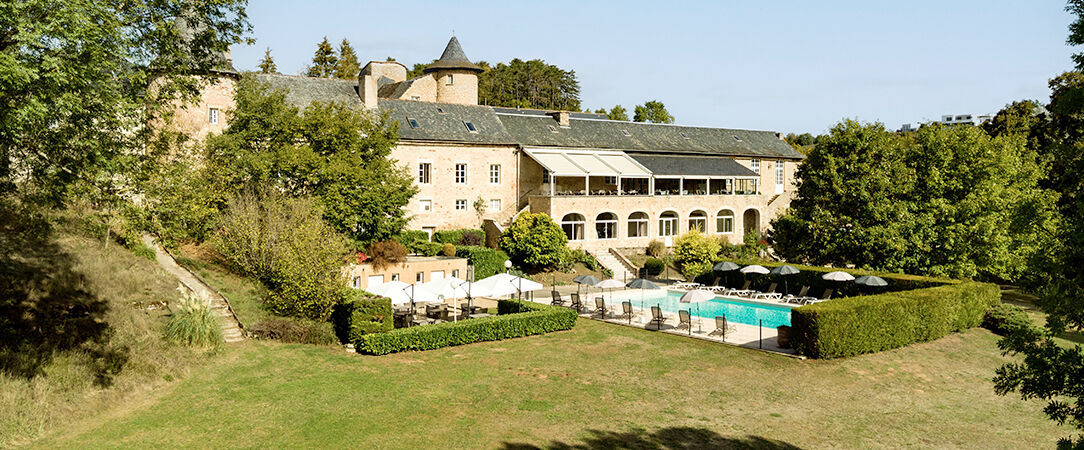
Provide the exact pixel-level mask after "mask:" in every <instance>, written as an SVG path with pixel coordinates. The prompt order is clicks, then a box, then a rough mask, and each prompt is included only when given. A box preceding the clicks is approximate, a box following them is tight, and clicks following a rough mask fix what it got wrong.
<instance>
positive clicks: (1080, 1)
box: [1065, 0, 1084, 71]
mask: <svg viewBox="0 0 1084 450" xmlns="http://www.w3.org/2000/svg"><path fill="white" fill-rule="evenodd" d="M1065 10H1066V11H1068V12H1070V13H1072V14H1073V16H1075V17H1076V19H1074V20H1073V23H1071V24H1069V37H1068V38H1067V39H1066V40H1065V41H1066V42H1067V43H1068V44H1069V45H1082V44H1084V0H1069V2H1068V4H1066V5H1065ZM1073 62H1074V63H1076V70H1081V71H1084V53H1074V54H1073Z"/></svg>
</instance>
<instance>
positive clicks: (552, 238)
mask: <svg viewBox="0 0 1084 450" xmlns="http://www.w3.org/2000/svg"><path fill="white" fill-rule="evenodd" d="M567 245H568V237H567V236H565V232H564V231H563V230H561V227H559V226H557V223H555V222H554V221H553V219H551V218H550V216H548V215H546V214H544V213H537V214H533V213H529V212H523V213H520V214H519V215H518V216H516V219H515V220H514V221H512V225H511V226H509V227H508V229H507V230H505V232H504V234H502V235H501V248H502V249H503V250H504V251H506V252H508V255H509V256H510V257H511V258H512V261H513V262H515V263H516V265H518V266H523V267H529V268H535V269H539V268H552V267H555V266H557V265H558V264H560V263H561V261H562V260H563V259H565V257H566V254H567V252H568V247H567Z"/></svg>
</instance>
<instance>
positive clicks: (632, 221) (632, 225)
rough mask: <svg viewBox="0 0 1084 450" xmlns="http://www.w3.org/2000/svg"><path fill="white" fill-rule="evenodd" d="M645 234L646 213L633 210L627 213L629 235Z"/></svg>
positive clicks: (641, 235) (642, 235) (643, 235)
mask: <svg viewBox="0 0 1084 450" xmlns="http://www.w3.org/2000/svg"><path fill="white" fill-rule="evenodd" d="M645 236H647V214H645V213H642V212H634V213H632V214H630V215H629V237H630V238H631V237H645Z"/></svg>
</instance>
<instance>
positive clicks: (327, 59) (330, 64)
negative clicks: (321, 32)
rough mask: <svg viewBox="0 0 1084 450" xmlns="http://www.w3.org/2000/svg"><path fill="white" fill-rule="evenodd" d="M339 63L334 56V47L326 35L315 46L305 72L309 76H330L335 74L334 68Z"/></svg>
mask: <svg viewBox="0 0 1084 450" xmlns="http://www.w3.org/2000/svg"><path fill="white" fill-rule="evenodd" d="M338 65H339V58H338V57H336V56H335V49H334V48H332V47H331V43H330V42H328V40H327V36H324V40H323V41H322V42H320V44H318V45H317V46H316V52H315V53H313V55H312V65H311V66H309V68H308V71H307V72H306V73H305V74H306V75H308V76H310V77H316V78H331V77H333V76H335V69H336V67H338Z"/></svg>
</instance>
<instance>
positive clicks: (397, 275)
mask: <svg viewBox="0 0 1084 450" xmlns="http://www.w3.org/2000/svg"><path fill="white" fill-rule="evenodd" d="M391 281H399V274H397V273H393V274H391Z"/></svg>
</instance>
